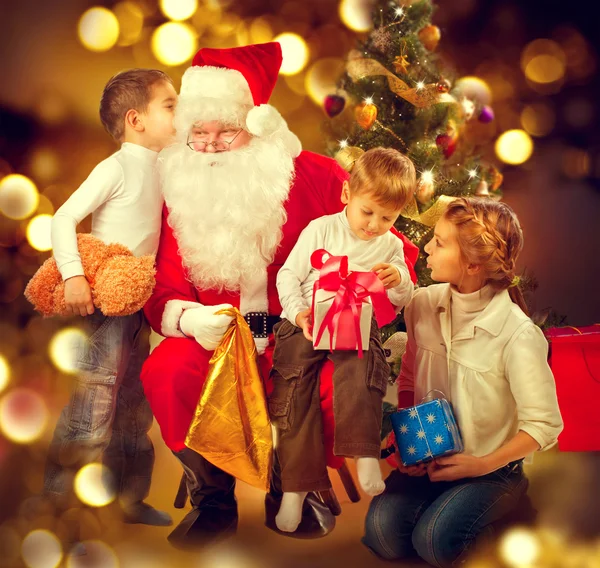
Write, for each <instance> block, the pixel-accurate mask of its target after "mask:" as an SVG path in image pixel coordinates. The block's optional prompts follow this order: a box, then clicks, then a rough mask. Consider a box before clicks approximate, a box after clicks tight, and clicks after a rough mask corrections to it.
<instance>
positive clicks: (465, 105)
mask: <svg viewBox="0 0 600 568" xmlns="http://www.w3.org/2000/svg"><path fill="white" fill-rule="evenodd" d="M460 106H461V107H462V111H463V115H464V117H465V120H471V119H472V118H473V114H474V113H475V103H474V102H473V101H472V100H471V99H468V98H467V97H463V98H462V99H461V101H460Z"/></svg>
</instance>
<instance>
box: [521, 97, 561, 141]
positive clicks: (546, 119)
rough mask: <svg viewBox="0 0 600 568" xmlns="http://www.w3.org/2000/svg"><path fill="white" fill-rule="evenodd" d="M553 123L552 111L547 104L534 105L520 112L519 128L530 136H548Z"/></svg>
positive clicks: (554, 121)
mask: <svg viewBox="0 0 600 568" xmlns="http://www.w3.org/2000/svg"><path fill="white" fill-rule="evenodd" d="M555 123H556V116H555V114H554V110H553V109H552V107H551V106H550V105H548V104H547V103H534V104H531V105H528V106H526V107H525V108H524V109H523V110H522V111H521V126H522V127H523V128H524V129H525V131H527V133H528V134H531V135H532V136H546V135H547V134H550V132H551V131H552V129H553V128H554V125H555Z"/></svg>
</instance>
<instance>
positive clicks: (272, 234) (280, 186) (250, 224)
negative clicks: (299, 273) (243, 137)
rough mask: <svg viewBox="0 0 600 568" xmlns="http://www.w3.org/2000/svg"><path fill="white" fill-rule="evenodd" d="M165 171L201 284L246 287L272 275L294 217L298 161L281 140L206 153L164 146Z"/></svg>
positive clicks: (185, 250)
mask: <svg viewBox="0 0 600 568" xmlns="http://www.w3.org/2000/svg"><path fill="white" fill-rule="evenodd" d="M159 172H160V177H161V182H162V190H163V193H164V197H165V203H166V205H167V207H168V209H169V217H168V221H169V225H170V226H171V228H172V229H173V232H174V235H175V238H176V239H177V243H178V245H179V253H180V255H181V258H182V261H183V265H184V267H185V268H186V269H187V271H188V277H189V279H190V280H191V282H192V284H194V286H195V287H197V288H199V289H215V290H219V291H222V290H228V291H239V290H240V285H241V284H242V281H243V280H245V281H246V282H252V281H253V280H254V279H256V280H264V279H266V275H265V271H266V267H267V266H268V265H269V264H270V263H271V262H272V261H273V257H274V255H275V251H276V250H277V247H278V246H279V243H280V241H281V237H282V231H281V229H282V227H283V224H284V223H285V221H286V212H285V208H284V203H285V201H286V199H287V196H288V193H289V190H290V186H291V183H292V180H293V175H294V162H293V159H292V157H291V156H290V154H289V152H287V151H286V150H285V148H284V145H283V144H282V143H281V141H280V140H278V139H276V140H273V139H270V140H268V141H265V140H261V139H260V138H253V139H252V140H251V141H250V143H249V144H248V145H247V146H244V147H243V148H240V149H238V150H233V151H229V152H221V153H201V152H194V151H192V150H190V148H188V147H187V146H186V145H185V144H175V145H173V146H170V147H168V148H166V149H165V150H163V151H162V152H161V155H160V158H159Z"/></svg>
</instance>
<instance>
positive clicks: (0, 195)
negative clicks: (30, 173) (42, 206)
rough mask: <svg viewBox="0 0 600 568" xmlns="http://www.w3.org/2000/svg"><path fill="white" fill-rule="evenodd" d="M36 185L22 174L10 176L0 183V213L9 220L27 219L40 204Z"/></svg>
mask: <svg viewBox="0 0 600 568" xmlns="http://www.w3.org/2000/svg"><path fill="white" fill-rule="evenodd" d="M39 199H40V198H39V193H38V190H37V188H36V187H35V184H34V183H33V182H32V181H31V180H30V179H29V178H28V177H25V176H22V175H21V174H9V175H7V176H6V177H4V178H3V179H2V181H0V211H1V212H2V213H3V214H4V215H6V216H7V217H8V218H9V219H17V220H20V219H26V218H27V217H29V216H30V215H33V213H34V212H35V210H36V209H37V206H38V203H39Z"/></svg>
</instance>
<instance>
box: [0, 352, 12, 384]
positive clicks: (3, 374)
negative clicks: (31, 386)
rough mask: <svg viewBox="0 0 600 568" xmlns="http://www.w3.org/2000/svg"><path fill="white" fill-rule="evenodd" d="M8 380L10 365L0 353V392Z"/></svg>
mask: <svg viewBox="0 0 600 568" xmlns="http://www.w3.org/2000/svg"><path fill="white" fill-rule="evenodd" d="M9 381H10V366H9V364H8V361H7V360H6V358H5V357H3V356H2V355H0V392H2V391H3V390H4V389H5V388H6V387H7V385H8V382H9Z"/></svg>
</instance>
